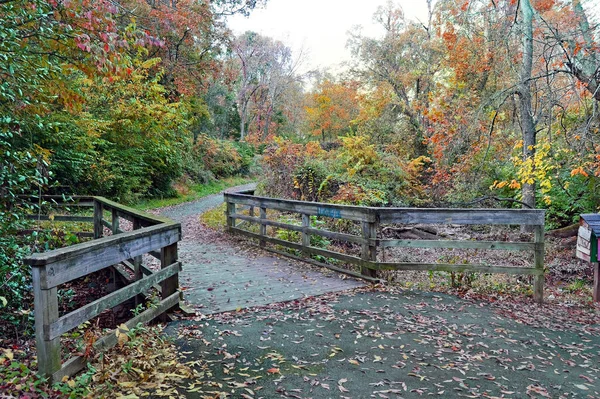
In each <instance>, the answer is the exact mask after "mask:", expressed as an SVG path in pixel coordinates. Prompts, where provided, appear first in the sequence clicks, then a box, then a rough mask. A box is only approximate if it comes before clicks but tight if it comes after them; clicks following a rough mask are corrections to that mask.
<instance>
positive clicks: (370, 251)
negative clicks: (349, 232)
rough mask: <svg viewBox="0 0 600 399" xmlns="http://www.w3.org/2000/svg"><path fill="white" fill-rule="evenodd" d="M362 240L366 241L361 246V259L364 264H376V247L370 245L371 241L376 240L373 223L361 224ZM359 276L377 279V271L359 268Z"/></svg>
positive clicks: (375, 228) (375, 230)
mask: <svg viewBox="0 0 600 399" xmlns="http://www.w3.org/2000/svg"><path fill="white" fill-rule="evenodd" d="M361 227H362V238H363V239H364V240H365V241H366V243H365V244H362V246H361V255H360V257H361V259H362V260H363V261H365V262H377V246H376V245H375V244H374V243H373V244H370V241H371V240H375V239H376V238H377V226H376V224H375V222H362V223H361ZM360 272H361V274H364V275H365V276H369V277H372V278H376V277H377V271H376V270H374V269H372V268H369V267H364V266H361V268H360Z"/></svg>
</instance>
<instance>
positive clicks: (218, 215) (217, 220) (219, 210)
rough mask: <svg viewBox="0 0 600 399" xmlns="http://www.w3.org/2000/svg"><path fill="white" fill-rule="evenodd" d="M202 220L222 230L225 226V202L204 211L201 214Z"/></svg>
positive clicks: (215, 228)
mask: <svg viewBox="0 0 600 399" xmlns="http://www.w3.org/2000/svg"><path fill="white" fill-rule="evenodd" d="M200 221H201V222H202V223H204V224H205V225H206V226H208V227H210V228H211V229H214V230H220V229H222V228H223V227H225V224H226V220H225V204H221V205H219V206H218V207H216V208H213V209H211V210H209V211H206V212H204V213H203V214H202V215H200Z"/></svg>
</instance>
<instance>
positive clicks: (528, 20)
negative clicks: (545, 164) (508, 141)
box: [517, 0, 536, 208]
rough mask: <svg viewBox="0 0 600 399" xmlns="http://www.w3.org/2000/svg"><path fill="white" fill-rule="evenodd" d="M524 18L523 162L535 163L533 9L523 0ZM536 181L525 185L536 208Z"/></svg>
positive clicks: (525, 194) (520, 88)
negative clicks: (532, 73) (532, 72)
mask: <svg viewBox="0 0 600 399" xmlns="http://www.w3.org/2000/svg"><path fill="white" fill-rule="evenodd" d="M521 16H522V18H523V21H522V23H523V60H522V64H521V74H520V82H519V85H518V88H517V95H518V97H519V113H520V115H521V134H522V137H523V161H524V162H533V158H534V156H535V144H536V131H535V120H534V118H533V107H532V105H531V71H532V65H533V7H532V6H531V3H530V1H529V0H521ZM535 188H536V184H535V181H534V182H533V183H524V184H523V189H522V195H523V202H524V203H526V204H527V205H529V206H530V207H531V208H535Z"/></svg>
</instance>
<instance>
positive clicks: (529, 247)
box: [374, 239, 539, 251]
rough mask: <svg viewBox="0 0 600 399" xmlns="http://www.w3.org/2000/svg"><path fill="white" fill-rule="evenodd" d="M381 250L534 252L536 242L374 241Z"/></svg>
mask: <svg viewBox="0 0 600 399" xmlns="http://www.w3.org/2000/svg"><path fill="white" fill-rule="evenodd" d="M374 241H375V243H376V245H377V246H379V247H381V248H390V247H404V248H446V249H451V248H456V249H499V250H505V251H533V250H535V248H536V245H539V244H536V243H534V242H503V241H459V240H439V241H438V240H380V239H377V240H374Z"/></svg>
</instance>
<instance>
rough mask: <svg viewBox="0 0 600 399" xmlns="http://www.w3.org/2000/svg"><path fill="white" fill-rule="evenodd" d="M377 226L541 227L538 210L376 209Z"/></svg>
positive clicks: (540, 213) (542, 216) (542, 211)
mask: <svg viewBox="0 0 600 399" xmlns="http://www.w3.org/2000/svg"><path fill="white" fill-rule="evenodd" d="M377 209H378V211H377V213H378V214H379V218H380V222H381V223H401V224H416V223H423V224H493V225H519V226H521V225H532V226H543V225H544V215H545V211H544V210H541V209H444V208H431V209H423V208H377Z"/></svg>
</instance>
